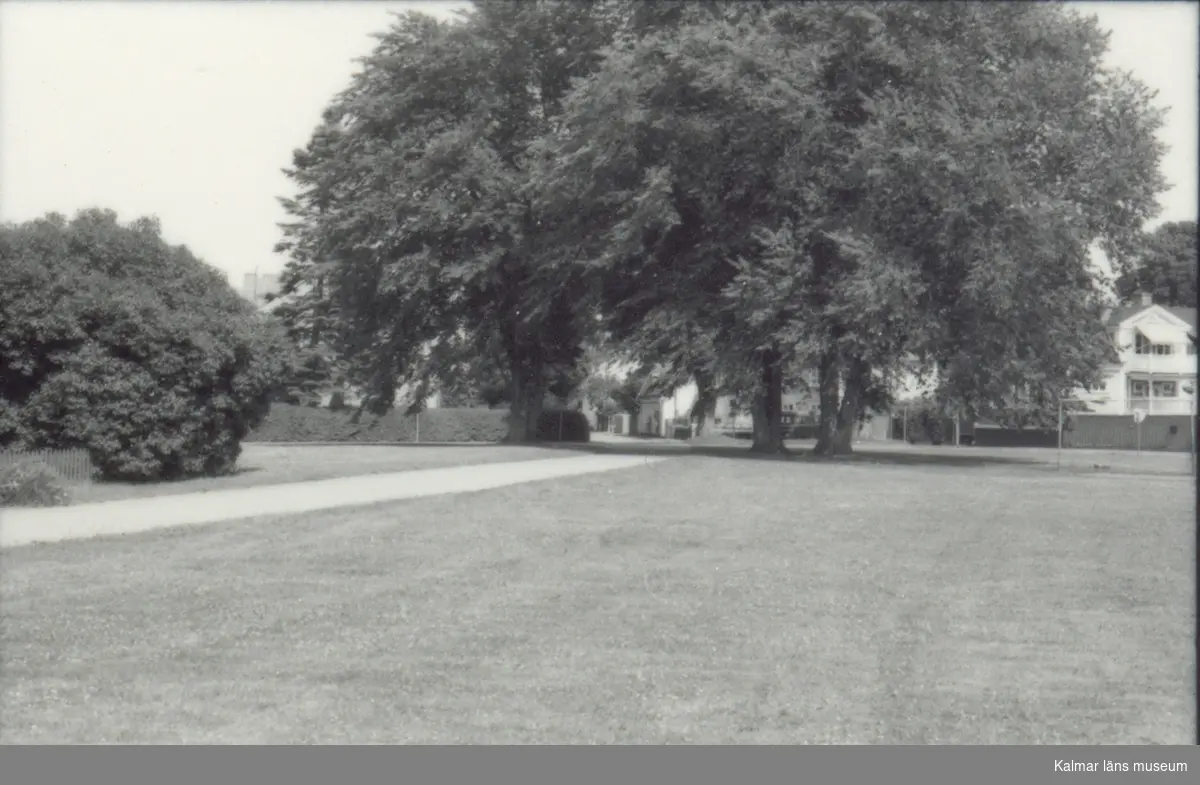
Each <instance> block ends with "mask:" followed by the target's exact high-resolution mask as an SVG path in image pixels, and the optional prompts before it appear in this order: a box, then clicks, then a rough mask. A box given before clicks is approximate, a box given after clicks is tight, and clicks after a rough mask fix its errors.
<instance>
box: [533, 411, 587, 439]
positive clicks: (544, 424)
mask: <svg viewBox="0 0 1200 785" xmlns="http://www.w3.org/2000/svg"><path fill="white" fill-rule="evenodd" d="M560 417H561V424H562V431H561V436H562V438H561V439H560V438H559V435H560V432H559V418H560ZM537 438H538V441H540V442H557V441H564V442H589V441H591V438H592V426H591V424H590V423H588V419H587V417H586V416H585V415H584V414H583V412H576V411H568V410H558V409H552V410H550V411H547V412H542V415H541V417H539V418H538V427H537Z"/></svg>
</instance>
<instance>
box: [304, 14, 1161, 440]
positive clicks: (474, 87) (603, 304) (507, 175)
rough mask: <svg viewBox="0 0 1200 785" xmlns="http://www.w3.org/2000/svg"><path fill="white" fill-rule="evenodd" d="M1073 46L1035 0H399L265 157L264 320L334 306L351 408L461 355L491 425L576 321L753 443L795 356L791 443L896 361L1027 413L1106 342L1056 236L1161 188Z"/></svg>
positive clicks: (1079, 378) (1102, 353)
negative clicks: (412, 0) (800, 429)
mask: <svg viewBox="0 0 1200 785" xmlns="http://www.w3.org/2000/svg"><path fill="white" fill-rule="evenodd" d="M1106 47H1107V40H1106V34H1105V33H1104V32H1103V31H1101V30H1100V29H1099V28H1098V26H1097V24H1096V22H1095V20H1094V19H1093V18H1088V17H1085V16H1082V15H1080V14H1078V13H1077V12H1075V11H1073V10H1071V9H1069V8H1067V7H1065V6H1063V5H1060V4H1020V3H1015V4H1001V3H991V4H986V3H907V2H880V3H776V2H756V3H732V2H711V1H704V2H701V1H700V0H697V1H696V2H683V3H661V4H659V3H655V4H650V3H639V2H631V1H628V0H611V1H610V2H596V3H575V2H563V3H556V2H548V1H545V0H539V1H538V2H528V3H511V2H503V1H501V0H492V1H490V2H489V1H486V0H485V1H483V2H480V3H477V4H476V6H475V9H474V10H473V11H472V12H470V13H467V14H466V15H465V16H464V18H463V19H462V20H460V21H459V22H457V23H453V24H444V23H440V22H436V21H434V20H432V19H429V18H428V17H423V16H420V15H413V14H410V15H407V16H404V17H402V18H400V19H399V20H398V21H397V22H396V23H395V24H394V25H393V26H392V28H391V29H390V30H388V31H387V32H386V33H384V34H383V35H382V36H381V37H380V43H379V46H378V47H377V48H376V50H375V51H374V52H373V53H372V54H371V55H370V56H369V57H368V58H366V60H365V61H364V66H363V69H362V71H361V73H360V74H359V75H358V76H356V77H355V79H354V81H353V83H352V84H351V85H350V86H349V87H348V88H347V90H345V91H344V92H343V93H342V94H340V95H339V96H337V97H336V98H335V99H334V101H333V103H332V104H331V106H330V108H329V110H328V112H327V113H326V115H325V118H324V121H323V123H322V124H321V126H320V127H319V128H318V129H317V130H316V132H315V133H314V135H313V137H312V140H311V142H310V143H309V145H308V146H307V147H306V148H305V149H304V150H301V151H297V153H296V156H295V166H294V167H293V168H292V169H291V170H290V171H289V174H290V175H291V177H292V178H293V180H294V181H295V183H296V184H297V186H298V189H299V193H298V195H297V197H296V198H295V199H292V200H289V201H287V202H286V204H287V206H288V209H289V211H290V213H291V215H292V216H293V219H294V220H293V221H292V223H290V224H288V225H287V226H286V227H285V233H286V241H285V243H284V248H285V249H286V250H288V251H289V253H290V254H291V257H292V262H291V264H290V266H289V283H288V291H289V292H290V295H289V296H291V297H293V298H294V302H295V303H297V305H296V311H295V313H294V314H293V316H292V317H290V318H293V320H294V322H295V324H296V325H298V326H299V327H298V329H309V328H310V327H311V325H318V323H319V322H320V320H321V319H324V320H326V321H327V322H328V324H329V325H333V326H335V331H336V333H337V335H338V338H337V340H338V341H339V345H340V346H342V347H343V351H344V352H345V356H347V357H349V358H351V360H352V362H351V365H352V374H354V375H355V378H356V379H357V380H359V381H361V382H363V383H364V384H370V385H373V389H374V390H376V392H377V397H378V399H379V400H380V401H381V402H382V405H383V408H386V406H387V405H388V404H389V403H390V401H391V397H392V394H393V390H394V387H395V385H397V384H400V383H403V382H406V381H412V380H425V381H426V382H430V381H431V380H433V381H436V382H437V383H439V384H442V385H445V384H447V382H448V380H449V381H450V382H451V384H452V385H453V381H452V380H453V379H454V378H456V377H458V378H461V377H463V376H464V375H467V376H469V375H470V373H471V372H470V371H469V370H466V369H470V368H472V367H475V368H478V367H481V363H482V364H483V365H486V366H487V367H488V368H490V371H489V377H490V378H491V379H493V380H495V379H502V380H503V383H504V386H506V387H507V389H508V390H509V392H508V394H507V395H506V396H504V399H505V400H506V401H507V402H508V403H509V405H510V407H511V413H512V417H511V419H510V429H509V432H508V438H509V439H512V440H523V439H534V438H537V430H538V429H537V427H536V424H537V422H538V421H539V416H538V412H539V409H540V408H541V407H542V406H543V404H544V401H545V392H546V390H547V387H548V386H549V383H550V381H551V379H553V378H559V379H561V380H564V384H566V385H568V386H569V385H571V384H581V383H583V382H584V379H586V378H587V375H586V374H579V373H576V371H577V369H578V368H579V366H580V364H581V361H582V357H583V354H584V347H585V345H587V342H588V341H589V340H601V339H602V340H603V341H604V342H607V343H609V344H612V345H617V346H620V347H623V349H624V350H625V353H626V354H627V355H633V356H635V357H636V359H637V360H638V361H640V362H642V363H645V364H646V365H647V366H651V367H653V369H654V371H655V373H658V374H662V375H664V376H666V377H668V378H669V380H670V381H671V383H682V382H684V381H687V380H689V379H690V380H693V381H695V382H696V383H697V386H698V388H699V389H700V393H701V396H700V397H701V405H700V406H699V411H701V412H704V411H707V410H709V409H710V408H711V403H712V401H713V400H714V398H715V394H716V393H717V392H718V391H720V392H725V393H730V394H733V395H735V396H738V397H739V398H740V399H743V400H745V401H746V402H747V405H748V408H750V409H751V410H752V412H753V414H754V423H755V426H754V444H755V447H756V448H757V449H761V450H768V451H774V450H780V449H782V438H783V429H782V413H783V412H782V403H781V401H782V398H781V396H782V390H783V389H784V387H785V386H787V385H790V384H792V383H793V382H794V381H796V380H798V379H805V378H811V379H812V380H813V381H814V383H815V387H816V388H817V390H818V392H819V398H820V427H819V434H818V435H819V440H818V451H819V452H822V453H836V452H845V451H849V450H850V449H851V441H852V434H853V432H854V430H855V429H856V427H857V424H858V423H859V422H861V421H862V420H863V418H864V417H865V416H866V414H867V413H868V412H870V411H873V410H880V409H885V408H886V407H887V406H888V405H889V403H890V401H891V396H892V394H893V391H894V390H896V389H897V387H898V382H899V380H900V379H901V378H902V377H905V376H906V375H917V376H923V377H926V378H928V379H931V380H933V381H934V382H935V386H936V387H937V392H938V396H939V398H940V399H943V400H946V401H948V402H950V401H952V402H954V405H955V406H956V407H957V408H961V409H964V410H967V411H969V412H976V413H996V412H1003V411H1024V410H1037V411H1047V410H1050V409H1052V408H1053V405H1054V402H1055V401H1056V400H1057V399H1058V398H1059V397H1062V396H1063V395H1064V393H1067V392H1068V391H1070V390H1072V389H1074V388H1077V387H1081V386H1082V387H1087V386H1090V385H1092V384H1093V383H1095V382H1096V381H1097V379H1098V375H1099V374H1100V372H1101V369H1102V366H1103V364H1104V362H1105V361H1106V360H1108V359H1109V358H1110V353H1111V346H1109V345H1108V344H1107V343H1106V342H1105V341H1104V340H1101V337H1100V336H1099V325H1098V323H1099V316H1100V311H1101V308H1102V302H1101V297H1102V292H1101V288H1100V286H1099V285H1098V283H1097V281H1095V280H1094V278H1093V275H1092V273H1091V271H1090V268H1089V254H1088V251H1089V249H1090V248H1091V247H1092V246H1093V245H1095V244H1096V243H1100V244H1101V245H1102V246H1103V247H1104V248H1105V250H1106V251H1107V252H1108V253H1109V256H1110V258H1112V259H1113V260H1114V263H1115V265H1116V268H1117V269H1118V271H1124V270H1126V269H1128V268H1129V267H1130V265H1132V264H1133V261H1132V260H1133V259H1134V258H1135V255H1136V252H1137V251H1138V250H1139V239H1140V237H1141V228H1142V226H1143V224H1144V222H1145V221H1146V220H1147V219H1148V218H1150V217H1152V216H1153V214H1154V213H1155V211H1156V210H1157V202H1156V199H1157V196H1158V194H1159V193H1160V192H1161V191H1162V190H1163V188H1164V185H1165V184H1164V180H1163V177H1162V175H1161V173H1160V171H1159V166H1160V162H1161V158H1162V153H1163V146H1162V144H1161V143H1160V142H1159V140H1158V138H1157V136H1156V134H1157V131H1158V129H1159V127H1160V126H1161V123H1162V117H1161V112H1160V111H1159V110H1158V109H1157V108H1156V107H1154V106H1153V104H1152V95H1151V94H1150V93H1149V91H1147V90H1146V88H1145V87H1144V86H1143V85H1141V84H1140V83H1138V82H1137V81H1136V80H1134V79H1133V78H1132V77H1130V76H1129V75H1128V74H1124V73H1120V72H1117V71H1114V70H1112V69H1109V68H1107V67H1106V66H1105V65H1104V64H1103V56H1104V53H1105V51H1106ZM318 326H319V325H318ZM459 386H460V387H461V386H462V385H461V384H459ZM585 394H586V395H593V394H594V395H595V397H597V398H604V399H607V400H613V399H614V395H613V388H612V386H611V385H610V389H609V391H608V392H605V393H600V391H599V390H596V391H595V392H594V393H592V392H589V393H585Z"/></svg>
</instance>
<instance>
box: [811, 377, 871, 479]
mask: <svg viewBox="0 0 1200 785" xmlns="http://www.w3.org/2000/svg"><path fill="white" fill-rule="evenodd" d="M869 373H870V368H869V367H868V366H867V364H866V363H864V362H863V361H862V360H858V359H854V360H850V361H849V362H848V363H846V374H845V378H844V379H842V380H841V382H842V383H841V385H840V386H841V390H840V392H841V394H840V395H838V392H839V391H838V390H837V387H836V385H837V382H838V381H839V380H838V374H837V373H836V372H834V373H831V374H830V376H831V377H832V380H833V382H832V385H831V387H832V389H831V390H828V391H827V390H826V388H825V382H826V379H825V378H824V377H822V396H821V437H823V438H822V439H818V442H817V453H818V454H820V455H850V454H851V453H853V452H854V436H855V434H856V433H857V432H858V418H859V415H860V414H861V413H862V391H863V385H864V384H865V383H866V381H867V375H868V374H869ZM827 392H828V394H829V399H828V402H829V404H830V405H829V406H828V407H826V393H827ZM839 398H840V400H839ZM827 410H828V414H827Z"/></svg>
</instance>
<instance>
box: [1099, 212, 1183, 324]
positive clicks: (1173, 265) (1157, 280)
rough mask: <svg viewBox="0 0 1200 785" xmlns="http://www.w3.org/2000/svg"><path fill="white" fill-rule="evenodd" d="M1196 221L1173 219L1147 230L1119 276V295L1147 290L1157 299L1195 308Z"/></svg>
mask: <svg viewBox="0 0 1200 785" xmlns="http://www.w3.org/2000/svg"><path fill="white" fill-rule="evenodd" d="M1196 242H1197V237H1196V222H1195V221H1171V222H1169V223H1164V224H1162V225H1161V226H1159V227H1157V228H1155V229H1154V230H1153V231H1151V232H1147V233H1146V235H1145V237H1144V238H1143V240H1142V243H1141V246H1140V248H1139V249H1138V251H1137V252H1136V253H1135V254H1134V259H1133V260H1132V261H1131V262H1130V263H1129V264H1128V265H1127V267H1128V269H1126V270H1125V271H1124V272H1123V273H1122V275H1120V276H1119V277H1118V278H1117V294H1118V295H1120V296H1121V298H1122V299H1132V298H1133V297H1134V296H1135V295H1136V294H1138V293H1140V292H1145V293H1146V294H1150V295H1152V296H1153V297H1154V302H1156V303H1159V304H1160V305H1169V306H1175V307H1181V308H1195V307H1196Z"/></svg>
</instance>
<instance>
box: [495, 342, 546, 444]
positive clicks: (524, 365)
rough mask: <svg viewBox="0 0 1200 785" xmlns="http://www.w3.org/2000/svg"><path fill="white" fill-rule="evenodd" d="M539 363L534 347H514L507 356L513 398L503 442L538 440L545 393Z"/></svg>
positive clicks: (539, 359) (539, 358) (540, 364)
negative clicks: (530, 349) (517, 348)
mask: <svg viewBox="0 0 1200 785" xmlns="http://www.w3.org/2000/svg"><path fill="white" fill-rule="evenodd" d="M541 366H542V363H541V357H540V354H539V353H538V352H537V350H536V349H535V350H533V351H532V352H525V351H516V352H514V356H512V357H510V358H509V368H510V372H511V373H512V379H511V381H510V384H511V385H512V386H511V388H510V389H511V390H512V396H511V398H512V400H511V403H510V404H509V413H508V435H507V436H505V438H504V441H505V442H508V443H510V444H520V443H524V442H532V441H536V440H537V423H538V418H539V417H540V416H541V413H542V403H543V398H544V397H545V394H546V393H545V389H544V386H545V385H544V383H543V379H542V376H543V374H542V370H543V369H542V367H541Z"/></svg>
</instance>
